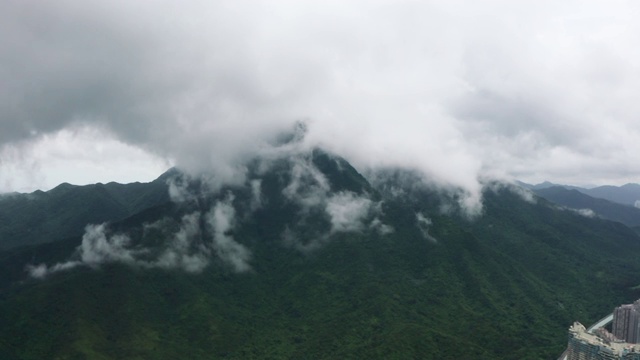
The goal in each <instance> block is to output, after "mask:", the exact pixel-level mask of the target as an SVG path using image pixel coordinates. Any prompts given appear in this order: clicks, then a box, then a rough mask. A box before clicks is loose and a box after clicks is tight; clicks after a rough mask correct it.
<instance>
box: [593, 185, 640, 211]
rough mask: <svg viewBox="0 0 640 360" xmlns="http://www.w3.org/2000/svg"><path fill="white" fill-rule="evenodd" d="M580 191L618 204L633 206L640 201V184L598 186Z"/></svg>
mask: <svg viewBox="0 0 640 360" xmlns="http://www.w3.org/2000/svg"><path fill="white" fill-rule="evenodd" d="M580 191H581V192H583V193H585V194H587V195H589V196H592V197H595V198H600V199H606V200H609V201H613V202H616V203H619V204H625V205H630V206H635V205H636V201H640V184H626V185H622V186H610V185H607V186H599V187H596V188H593V189H581V190H580Z"/></svg>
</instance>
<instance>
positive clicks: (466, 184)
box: [0, 0, 640, 208]
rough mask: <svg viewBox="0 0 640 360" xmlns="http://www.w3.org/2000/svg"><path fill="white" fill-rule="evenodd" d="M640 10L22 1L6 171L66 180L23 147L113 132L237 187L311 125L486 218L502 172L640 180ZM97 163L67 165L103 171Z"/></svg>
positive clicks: (6, 86) (19, 176)
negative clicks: (488, 180)
mask: <svg viewBox="0 0 640 360" xmlns="http://www.w3.org/2000/svg"><path fill="white" fill-rule="evenodd" d="M638 7H639V5H638V4H635V3H629V2H623V1H612V2H607V3H606V4H604V3H600V2H593V1H586V2H585V1H580V2H578V1H568V2H563V3H558V2H552V1H535V2H534V1H518V2H513V1H506V0H503V1H491V2H472V1H455V0H454V1H446V2H410V1H399V2H389V1H384V0H373V1H366V2H364V1H362V2H360V1H356V2H347V3H345V2H324V1H323V2H319V1H311V2H307V1H305V2H303V3H302V2H293V1H277V2H269V3H268V4H267V3H252V4H251V5H250V6H249V5H247V4H245V3H242V2H230V1H212V2H206V3H205V2H194V3H191V2H190V3H180V5H176V4H175V3H172V2H168V1H160V2H159V3H153V4H151V3H148V2H129V1H122V0H116V1H97V2H92V3H91V4H87V3H84V2H78V1H61V2H56V3H55V4H53V3H46V2H43V3H39V4H38V6H31V4H29V3H25V2H20V1H13V0H12V1H9V2H8V3H7V4H6V6H4V8H3V11H2V14H0V22H1V23H2V24H3V29H4V31H3V32H2V34H0V45H2V46H0V58H2V59H3V63H2V69H4V71H2V72H0V80H1V81H0V82H1V83H2V84H3V87H0V109H2V110H0V119H1V120H0V124H1V125H2V129H3V131H2V133H1V134H0V147H2V151H1V152H0V162H1V163H0V167H2V166H4V168H2V170H5V171H4V172H2V173H4V174H7V172H6V170H7V169H9V170H10V171H11V175H4V178H0V184H1V186H2V189H3V190H7V191H8V190H15V189H21V188H24V185H23V184H24V183H29V186H50V184H51V182H52V181H54V180H53V179H57V177H54V176H53V175H52V174H53V173H55V172H56V170H53V169H52V168H51V167H48V166H47V161H46V160H45V158H46V157H38V156H36V155H34V154H32V153H29V151H28V150H26V149H27V148H28V146H29V145H24V146H26V147H21V148H20V149H19V150H17V151H18V152H19V153H20V154H21V155H20V156H24V157H23V158H22V159H23V160H24V161H20V162H18V161H12V159H17V157H16V156H14V155H11V153H12V152H13V150H11V149H16V146H17V145H16V144H18V143H20V142H21V141H26V144H31V146H36V147H37V146H39V145H38V144H43V141H45V140H43V139H45V138H46V136H56V135H52V134H56V133H57V132H58V131H61V130H63V129H69V128H70V127H71V128H73V127H74V126H86V127H88V128H90V129H94V130H95V129H98V130H96V131H101V132H102V131H105V130H104V129H107V130H108V132H109V133H110V134H113V136H115V137H116V138H117V139H118V141H121V142H122V144H130V145H131V146H133V147H134V148H135V149H142V150H134V148H127V150H126V151H127V152H128V153H132V154H133V153H135V152H136V151H142V152H143V154H138V155H139V156H138V157H137V158H136V159H143V158H145V157H146V156H148V159H154V161H158V162H159V163H162V160H158V159H159V158H160V159H169V160H170V162H171V163H175V164H177V165H179V166H181V167H183V168H184V169H187V170H190V171H192V172H194V173H197V172H198V171H200V170H203V169H207V170H209V169H215V173H216V176H217V178H216V181H217V182H228V181H232V182H236V183H237V182H238V181H244V180H246V179H244V178H243V175H244V171H245V170H246V169H245V167H244V164H245V163H246V161H247V159H249V158H251V157H253V155H255V154H256V153H265V152H269V148H270V145H269V143H270V140H272V139H273V138H274V137H275V136H276V134H277V133H278V132H279V131H282V130H283V129H288V128H290V127H291V126H292V124H294V123H295V121H297V120H299V119H308V122H309V131H308V136H307V138H306V140H305V147H307V148H308V147H310V146H315V145H321V146H324V147H326V148H328V149H329V150H331V151H334V152H336V153H338V154H340V155H344V156H345V157H346V158H347V159H348V160H350V161H352V162H354V164H356V165H357V166H358V168H360V169H364V168H366V167H379V166H402V167H410V168H413V169H417V170H418V171H419V172H420V173H421V174H423V175H424V176H427V177H429V178H431V179H432V180H433V181H434V182H436V183H439V184H441V185H442V184H446V185H453V186H458V187H462V188H463V189H465V193H464V194H465V196H464V197H463V198H462V199H461V201H462V203H463V204H464V205H465V206H468V207H470V208H477V207H479V204H480V194H481V185H480V183H479V181H478V179H479V178H482V177H483V176H485V175H487V174H492V175H499V176H505V177H509V178H513V177H516V178H521V179H522V180H525V181H528V182H538V181H541V180H544V179H550V180H553V181H555V182H559V183H580V182H582V181H585V180H584V179H586V181H588V182H589V183H593V184H600V183H605V182H609V183H614V184H616V183H617V184H621V183H625V182H633V181H637V179H638V176H640V170H639V169H638V168H637V167H636V159H635V154H637V153H639V152H640V123H638V122H637V121H636V114H638V113H639V112H640V104H639V103H638V102H637V101H636V99H635V96H634V94H635V93H636V89H637V87H638V84H639V83H640V71H639V70H638V69H637V66H635V64H637V63H638V62H639V61H640V50H639V49H638V47H637V46H635V45H636V44H637V43H638V40H640V39H639V38H638V37H639V36H640V35H639V34H640V25H639V24H638V22H637V19H636V18H635V16H634V14H635V13H636V10H638ZM249 8H250V9H249ZM327 24H331V26H327ZM106 59H108V61H107V60H106ZM63 131H67V130H63ZM48 134H49V135H48ZM65 141H68V143H70V144H76V143H79V142H81V140H79V139H76V138H71V139H68V140H65ZM45 142H46V141H45ZM100 142H101V141H98V142H96V143H100ZM47 146H50V147H52V148H54V146H53V145H47ZM71 147H73V146H71ZM149 154H153V155H149ZM110 155H112V154H97V155H96V156H94V158H92V159H91V161H89V162H87V164H91V163H93V164H96V163H98V164H99V163H100V161H95V159H103V160H105V161H106V159H107V158H109V157H110ZM57 156H61V157H64V156H67V155H64V154H63V155H56V157H57ZM68 159H69V161H74V162H76V161H77V163H82V159H77V158H75V157H74V156H70V157H68ZM131 159H133V158H131ZM141 163H142V161H137V160H136V161H134V162H133V163H132V162H130V161H121V162H119V164H126V166H127V167H128V168H130V169H140V171H141V172H140V173H138V174H136V175H135V176H136V177H137V176H141V177H146V176H148V175H147V174H149V173H150V172H152V169H155V167H153V168H151V167H149V166H143V165H140V164H141ZM18 164H24V165H18ZM67 164H71V162H69V163H67ZM87 164H85V165H86V167H85V168H83V169H86V170H73V169H72V166H71V165H65V167H66V169H68V170H69V171H65V173H67V174H69V176H71V175H72V174H73V176H74V177H75V178H81V175H80V174H91V173H95V172H93V171H91V170H90V169H88V166H89V165H87ZM15 166H18V168H14V167H15ZM115 166H116V165H115V164H114V163H111V164H110V165H109V167H111V168H113V167H115ZM123 166H124V165H123ZM116 172H117V173H127V171H112V173H116ZM129 173H132V172H131V171H130V172H129ZM132 174H133V173H132ZM108 175H109V174H105V176H108ZM87 176H88V175H87ZM101 176H102V175H101ZM29 177H31V179H29ZM50 179H51V180H50ZM87 179H89V177H87ZM55 181H57V180H55ZM87 181H90V180H87ZM72 182H73V181H72Z"/></svg>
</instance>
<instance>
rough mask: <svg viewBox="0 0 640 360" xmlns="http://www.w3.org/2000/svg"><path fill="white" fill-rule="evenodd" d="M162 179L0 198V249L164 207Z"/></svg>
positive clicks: (166, 198) (67, 187) (165, 196)
mask: <svg viewBox="0 0 640 360" xmlns="http://www.w3.org/2000/svg"><path fill="white" fill-rule="evenodd" d="M165 177H166V176H165ZM165 177H160V178H159V179H157V180H155V181H153V182H151V183H146V184H143V183H132V184H118V183H114V182H111V183H108V184H95V185H86V186H75V185H70V184H66V183H65V184H61V185H59V186H57V187H56V188H54V189H52V190H50V191H47V192H43V191H36V192H33V193H30V194H18V193H11V194H5V195H0V249H9V248H12V247H15V246H22V245H31V244H39V243H44V242H49V241H53V240H57V239H59V238H65V237H70V236H80V235H82V233H83V231H84V227H85V226H86V225H87V224H90V223H101V222H105V221H115V220H122V219H124V218H126V217H129V216H131V215H133V214H136V213H138V212H140V211H142V210H144V209H146V208H148V207H151V206H153V205H156V204H160V203H163V202H166V201H169V196H168V193H167V184H166V181H165Z"/></svg>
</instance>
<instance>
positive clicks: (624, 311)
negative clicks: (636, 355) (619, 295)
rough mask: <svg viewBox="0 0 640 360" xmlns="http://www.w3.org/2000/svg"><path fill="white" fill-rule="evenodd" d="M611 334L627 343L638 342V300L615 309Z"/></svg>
mask: <svg viewBox="0 0 640 360" xmlns="http://www.w3.org/2000/svg"><path fill="white" fill-rule="evenodd" d="M612 332H613V335H614V336H615V337H617V338H618V339H620V340H624V341H626V342H627V343H630V344H637V343H639V342H640V300H636V301H635V302H634V303H633V304H625V305H620V306H618V307H617V308H615V310H614V311H613V326H612Z"/></svg>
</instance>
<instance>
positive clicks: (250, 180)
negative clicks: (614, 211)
mask: <svg viewBox="0 0 640 360" xmlns="http://www.w3.org/2000/svg"><path fill="white" fill-rule="evenodd" d="M173 176H175V188H174V189H173V191H175V192H177V193H180V194H182V195H183V196H182V198H183V201H180V202H164V203H159V204H157V205H154V206H151V207H149V208H147V209H145V210H142V211H140V212H139V213H137V214H134V215H132V216H130V217H128V218H126V219H123V220H122V221H114V222H112V223H110V224H107V225H96V226H90V227H87V229H86V232H85V234H84V235H82V236H71V237H67V238H61V239H59V240H58V241H54V242H49V243H45V244H35V245H29V246H22V247H16V248H12V249H9V250H6V251H3V252H0V279H1V281H0V358H3V359H42V358H51V359H66V358H68V359H76V358H77V359H83V358H84V359H134V358H139V359H176V358H185V357H187V358H192V359H264V358H271V359H280V358H282V359H298V358H310V359H336V358H376V359H389V358H391V359H394V358H395V359H407V358H409V359H411V358H437V359H460V358H464V359H541V358H555V357H556V356H558V355H559V354H560V353H561V352H562V351H563V350H564V348H565V347H566V329H567V327H568V326H569V325H570V324H571V323H572V322H573V321H575V320H579V321H581V322H583V323H590V322H594V321H595V320H597V319H598V318H600V317H601V316H602V315H603V314H607V313H609V312H610V311H611V309H612V307H613V306H615V305H616V304H620V303H625V302H629V301H630V300H633V299H636V298H637V297H638V296H639V293H638V290H637V287H636V285H638V284H639V283H640V277H639V276H638V274H640V264H639V263H638V262H637V254H638V253H640V238H639V237H638V235H637V234H636V233H634V232H633V231H631V230H630V229H629V228H628V227H626V226H624V225H623V224H620V223H616V222H611V221H607V220H604V219H599V218H588V217H585V216H581V215H579V214H577V213H575V212H573V211H568V210H563V209H560V208H558V207H557V206H555V205H554V204H552V203H550V202H548V201H546V200H544V199H542V198H537V197H531V196H530V194H524V193H522V190H521V189H519V188H516V187H513V186H511V185H507V184H501V183H489V184H486V186H485V190H484V193H483V211H482V213H481V214H479V215H473V214H471V213H469V212H467V211H465V209H464V208H462V207H461V206H460V205H459V204H460V203H461V200H462V198H463V197H464V193H463V192H462V191H458V190H456V189H447V190H446V191H444V190H442V189H441V188H439V187H436V186H434V185H432V184H429V183H427V182H425V181H423V180H421V179H420V178H419V177H417V176H416V175H415V174H411V173H408V172H405V171H401V170H393V169H390V170H388V171H385V172H380V173H377V174H372V175H371V176H369V177H367V178H365V177H364V176H362V175H361V174H360V173H358V171H357V170H356V169H354V168H353V167H352V166H351V165H350V164H349V163H348V162H346V161H345V160H343V159H341V158H339V157H336V156H333V155H331V154H328V153H326V152H322V151H318V150H316V151H313V152H311V153H309V154H303V155H300V156H294V157H290V158H282V159H269V160H257V161H256V162H255V163H253V164H251V166H249V167H248V169H247V178H246V181H244V182H243V183H238V184H235V185H232V186H225V187H220V186H219V185H217V183H216V182H215V178H213V180H210V181H209V180H207V179H206V178H198V179H193V178H190V177H189V176H187V175H180V174H174V175H173ZM147 186H149V185H147ZM25 269H26V270H25Z"/></svg>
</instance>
